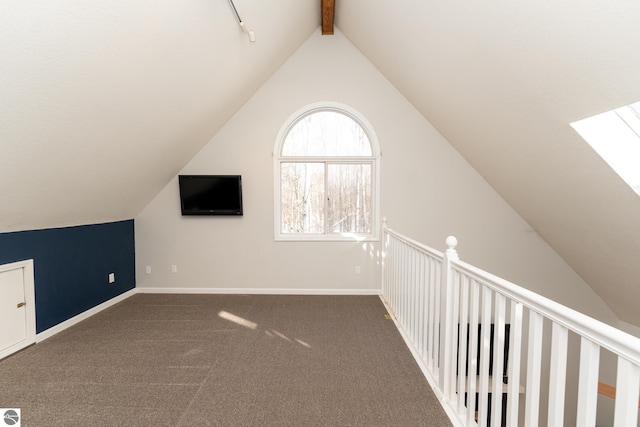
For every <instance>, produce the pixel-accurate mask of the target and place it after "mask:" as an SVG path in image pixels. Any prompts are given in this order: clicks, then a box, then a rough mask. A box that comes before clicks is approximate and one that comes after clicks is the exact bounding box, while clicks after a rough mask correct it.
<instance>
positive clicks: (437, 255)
mask: <svg viewBox="0 0 640 427" xmlns="http://www.w3.org/2000/svg"><path fill="white" fill-rule="evenodd" d="M384 232H385V233H389V234H393V235H394V236H395V237H396V238H398V239H399V240H402V241H404V242H405V243H407V244H408V245H410V246H413V247H415V248H416V249H420V250H422V251H424V252H426V253H428V254H429V255H432V256H433V257H435V258H438V259H440V260H442V259H443V258H444V253H443V252H440V251H438V250H436V249H433V248H431V247H429V246H427V245H425V244H424V243H420V242H418V241H417V240H413V239H412V238H411V237H407V236H405V235H404V234H401V233H398V232H397V231H395V230H393V229H391V228H385V229H384Z"/></svg>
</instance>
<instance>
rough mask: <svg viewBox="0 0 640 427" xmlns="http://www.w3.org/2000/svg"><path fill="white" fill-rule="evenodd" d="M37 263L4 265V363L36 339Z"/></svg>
mask: <svg viewBox="0 0 640 427" xmlns="http://www.w3.org/2000/svg"><path fill="white" fill-rule="evenodd" d="M35 320H36V316H35V298H34V282H33V260H28V261H20V262H14V263H11V264H5V265H0V359H2V358H3V357H6V356H8V355H10V354H12V353H15V352H16V351H18V350H20V349H22V348H24V347H26V346H28V345H31V344H33V343H34V342H35V338H36V322H35Z"/></svg>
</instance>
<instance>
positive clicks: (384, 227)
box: [382, 216, 388, 230]
mask: <svg viewBox="0 0 640 427" xmlns="http://www.w3.org/2000/svg"><path fill="white" fill-rule="evenodd" d="M387 228H388V227H387V217H386V216H385V217H383V218H382V229H383V230H386V229H387Z"/></svg>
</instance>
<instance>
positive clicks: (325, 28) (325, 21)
mask: <svg viewBox="0 0 640 427" xmlns="http://www.w3.org/2000/svg"><path fill="white" fill-rule="evenodd" d="M321 3H322V5H321V8H322V35H328V34H333V13H334V11H335V8H336V3H335V0H321Z"/></svg>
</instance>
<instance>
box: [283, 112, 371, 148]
mask: <svg viewBox="0 0 640 427" xmlns="http://www.w3.org/2000/svg"><path fill="white" fill-rule="evenodd" d="M281 156H283V157H372V156H373V150H372V147H371V142H370V140H369V137H368V136H367V133H366V132H365V130H364V129H363V127H362V126H361V125H360V123H358V121H356V120H355V119H354V118H353V117H351V116H350V115H347V114H345V113H343V112H340V111H336V110H328V109H321V110H314V111H310V112H308V113H307V114H305V115H303V116H301V117H300V118H299V119H298V120H296V121H295V122H294V123H293V124H292V126H291V127H290V129H289V131H288V132H287V135H286V137H285V139H284V141H283V142H282V150H281Z"/></svg>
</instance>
